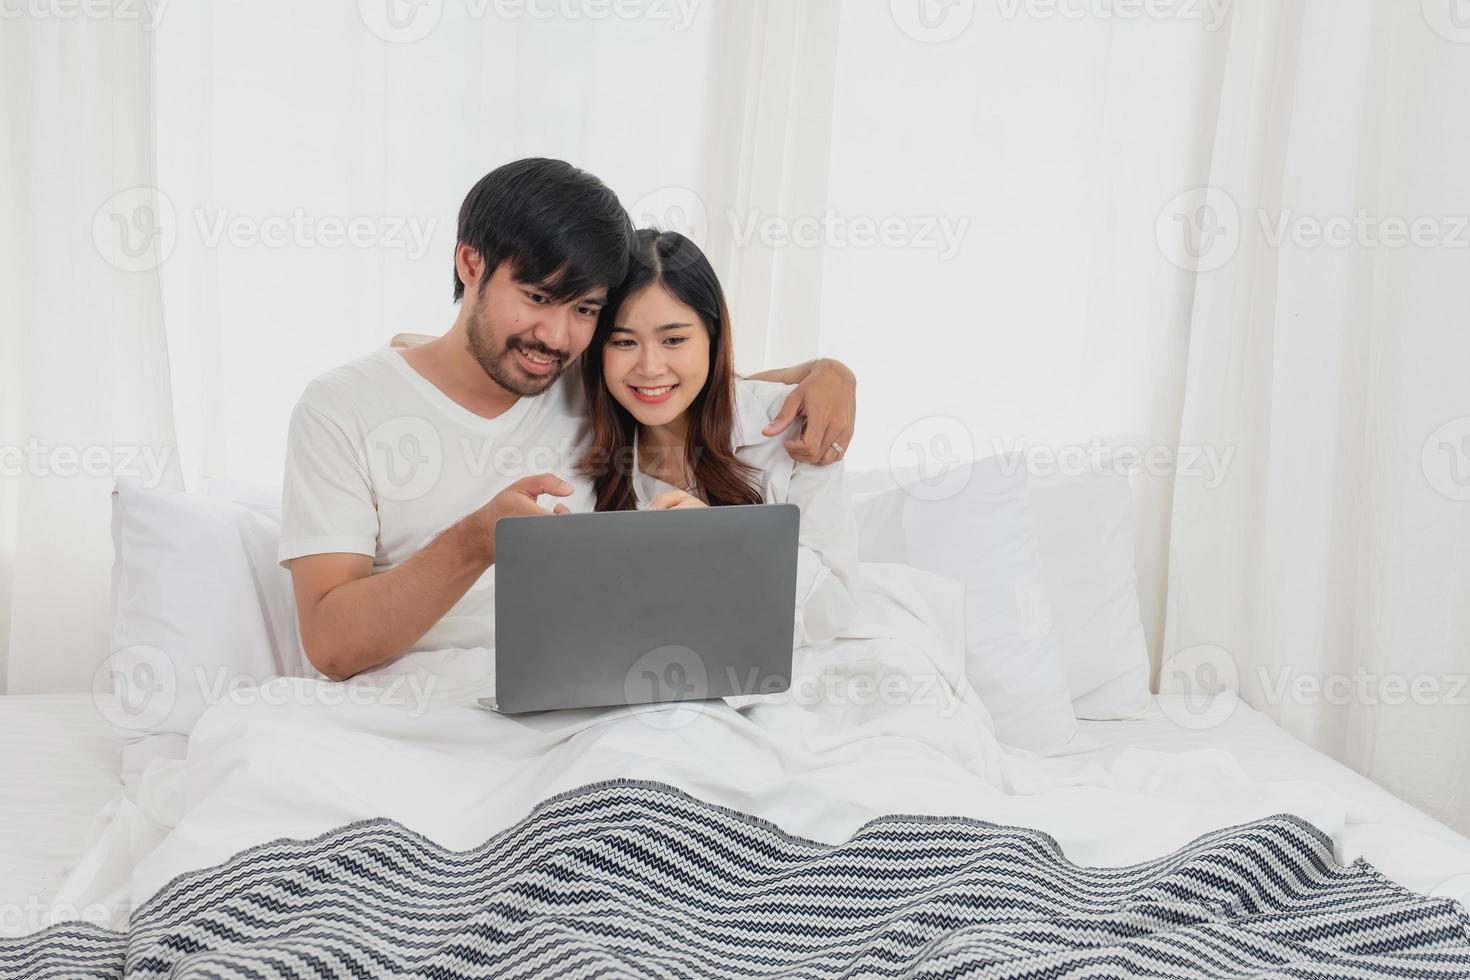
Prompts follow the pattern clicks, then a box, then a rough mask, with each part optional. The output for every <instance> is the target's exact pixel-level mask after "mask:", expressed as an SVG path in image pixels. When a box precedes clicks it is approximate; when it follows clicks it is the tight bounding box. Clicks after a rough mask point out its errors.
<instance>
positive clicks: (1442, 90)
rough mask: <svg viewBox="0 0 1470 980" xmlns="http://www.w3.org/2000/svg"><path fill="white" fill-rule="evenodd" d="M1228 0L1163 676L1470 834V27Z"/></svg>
mask: <svg viewBox="0 0 1470 980" xmlns="http://www.w3.org/2000/svg"><path fill="white" fill-rule="evenodd" d="M1453 9H1454V4H1453V3H1450V2H1445V3H1443V4H1439V3H1434V2H1427V3H1424V4H1422V5H1421V4H1419V3H1397V2H1395V3H1389V2H1377V3H1374V2H1368V0H1354V2H1343V0H1296V2H1288V3H1281V4H1277V3H1270V4H1266V3H1262V4H1251V5H1244V4H1241V5H1237V7H1236V9H1235V12H1234V17H1233V23H1232V26H1231V34H1230V46H1229V56H1228V61H1227V64H1226V70H1225V73H1224V77H1223V82H1222V87H1221V91H1220V97H1219V113H1218V118H1217V119H1216V120H1215V137H1214V152H1213V155H1212V161H1211V165H1210V170H1209V174H1208V178H1207V180H1206V181H1204V182H1203V187H1204V189H1203V190H1201V192H1200V193H1199V194H1197V195H1195V196H1193V197H1192V198H1190V199H1189V200H1188V201H1187V202H1186V203H1184V204H1183V205H1181V206H1180V207H1179V213H1178V217H1179V218H1180V219H1181V224H1180V228H1181V229H1186V230H1187V231H1188V233H1189V234H1190V236H1191V242H1192V244H1191V247H1190V251H1191V254H1193V255H1195V256H1196V257H1197V261H1198V264H1199V267H1200V273H1199V277H1198V285H1197V288H1196V292H1195V300H1194V310H1193V316H1192V318H1191V321H1190V327H1189V363H1188V374H1187V381H1186V385H1185V411H1184V416H1183V424H1182V427H1181V434H1180V440H1181V443H1183V444H1186V445H1213V446H1221V447H1227V446H1228V447H1233V448H1234V450H1235V455H1234V463H1233V466H1232V467H1231V469H1230V470H1229V472H1228V476H1227V478H1226V479H1225V480H1224V481H1223V482H1222V483H1221V484H1220V485H1219V486H1218V487H1214V488H1211V487H1206V486H1203V485H1201V484H1199V483H1198V482H1194V481H1186V480H1182V479H1181V480H1179V481H1177V485H1176V487H1175V497H1174V510H1173V521H1172V538H1171V549H1170V550H1171V555H1170V564H1169V580H1168V629H1167V635H1166V643H1165V648H1164V656H1165V663H1164V667H1163V673H1162V675H1161V685H1162V686H1163V687H1165V688H1172V689H1179V690H1183V691H1188V692H1192V693H1193V694H1194V696H1196V697H1197V698H1199V699H1200V701H1199V705H1200V714H1199V717H1200V719H1201V723H1202V724H1208V723H1210V722H1209V720H1208V719H1209V718H1211V717H1212V716H1211V714H1210V711H1209V710H1207V709H1210V707H1211V706H1210V702H1209V698H1208V695H1209V693H1210V691H1211V690H1213V689H1216V688H1220V687H1237V688H1238V689H1239V691H1240V692H1241V694H1242V696H1243V697H1244V699H1245V700H1246V701H1247V702H1248V703H1250V704H1252V705H1254V706H1256V707H1257V708H1260V709H1262V710H1264V711H1266V712H1267V713H1268V714H1270V715H1271V716H1272V717H1274V718H1275V719H1276V720H1277V721H1278V722H1279V723H1280V724H1281V725H1283V726H1284V727H1285V728H1286V729H1287V730H1289V731H1290V732H1292V733H1293V734H1295V735H1297V736H1299V737H1301V738H1302V739H1304V740H1306V741H1307V742H1309V743H1311V744H1313V745H1314V746H1316V747H1317V748H1319V749H1321V750H1323V751H1325V752H1327V753H1328V754H1330V755H1332V756H1334V757H1336V758H1338V759H1340V760H1342V761H1343V762H1346V763H1347V764H1349V765H1350V766H1352V767H1354V768H1356V769H1358V770H1360V771H1362V772H1364V773H1365V774H1367V775H1368V776H1370V777H1371V778H1373V779H1375V780H1377V781H1378V782H1379V783H1381V784H1383V785H1384V786H1386V787H1387V788H1389V789H1390V790H1392V791H1393V792H1395V793H1397V794H1399V795H1401V796H1403V797H1405V798H1407V799H1409V800H1410V801H1412V802H1414V803H1416V804H1418V805H1420V806H1421V807H1423V808H1425V809H1427V810H1428V811H1429V812H1430V813H1432V814H1435V815H1436V816H1438V817H1440V818H1441V819H1443V820H1445V821H1446V822H1449V823H1451V824H1453V825H1455V826H1456V827H1458V828H1459V829H1460V830H1461V831H1463V832H1470V778H1467V773H1466V770H1465V766H1466V760H1465V746H1466V745H1470V684H1467V680H1470V601H1467V596H1470V383H1467V370H1470V289H1467V288H1466V287H1467V284H1470V227H1467V224H1470V181H1467V180H1466V174H1470V127H1467V126H1466V125H1465V123H1466V120H1467V119H1470V45H1467V42H1470V21H1456V20H1455V19H1454V18H1453V16H1452V13H1453Z"/></svg>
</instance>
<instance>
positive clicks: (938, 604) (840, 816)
mask: <svg viewBox="0 0 1470 980" xmlns="http://www.w3.org/2000/svg"><path fill="white" fill-rule="evenodd" d="M863 571H864V579H865V586H864V593H863V597H862V608H863V615H862V618H861V621H860V622H859V623H857V624H856V625H855V626H854V627H853V628H852V629H850V630H849V631H848V635H846V636H844V637H843V638H839V639H837V640H834V641H832V642H829V643H826V644H824V645H822V646H821V647H817V648H814V649H807V650H801V651H798V655H797V660H796V674H797V677H796V679H795V680H794V681H793V688H792V692H791V693H790V694H788V695H786V696H778V697H775V698H767V699H744V700H743V701H742V702H734V701H732V702H730V703H721V702H713V703H707V704H699V705H692V706H690V705H686V706H651V707H642V708H617V709H589V710H580V711H564V712H548V713H544V714H538V715H529V716H521V717H506V716H501V715H497V714H494V713H492V712H489V711H486V710H483V709H481V708H479V707H477V706H475V705H474V703H473V700H472V699H470V698H469V697H468V696H467V692H465V691H455V690H452V689H451V688H452V684H446V683H440V684H438V685H437V686H436V688H435V692H436V696H435V698H434V699H433V700H432V701H430V702H428V703H425V702H422V701H420V700H419V699H417V698H416V697H411V696H406V695H407V694H409V693H413V692H419V691H422V690H423V689H424V688H425V687H426V686H427V685H426V683H425V681H426V680H436V681H441V680H443V678H438V677H436V678H426V677H423V676H415V673H416V672H419V671H422V670H426V669H429V668H430V667H432V666H433V664H434V661H433V658H417V659H416V658H404V659H403V660H400V661H399V662H398V664H397V665H395V668H394V669H393V670H390V671H385V672H382V673H381V674H378V675H375V684H377V685H380V688H379V690H380V691H381V693H382V695H383V696H382V697H379V698H376V699H373V698H364V697H353V698H351V699H345V698H342V697H340V696H333V695H334V694H337V695H340V690H338V689H333V688H332V687H331V686H330V684H329V682H325V681H312V680H306V679H299V678H281V679H278V680H275V681H273V682H271V683H270V684H269V685H267V687H266V688H264V689H261V690H260V691H258V692H255V693H254V695H252V696H250V697H242V698H236V699H232V700H226V701H222V702H220V703H217V704H215V705H213V706H212V707H210V708H209V709H208V710H207V711H206V712H205V713H204V715H203V717H202V718H201V719H200V721H199V723H198V725H197V727H196V728H195V729H194V731H193V734H192V735H191V736H190V739H189V748H188V758H187V760H185V761H173V762H167V763H162V764H159V763H155V764H154V765H153V766H151V767H150V768H149V770H148V771H147V772H146V773H145V774H144V779H143V782H142V784H141V786H140V789H139V792H138V793H137V794H136V795H135V798H136V802H133V801H129V800H122V801H119V802H118V803H117V804H116V805H115V806H114V812H113V813H112V814H111V821H110V823H109V824H108V825H107V827H106V829H105V831H104V832H103V833H102V834H100V835H99V838H98V840H97V841H96V842H95V844H94V846H93V847H92V849H91V850H90V852H89V853H88V854H87V855H86V857H85V858H84V859H83V861H82V863H81V865H80V866H79V867H78V868H77V869H76V870H75V871H74V872H73V874H72V875H71V877H70V879H69V880H68V882H67V884H66V885H65V886H64V888H63V889H62V892H61V894H59V895H58V896H57V902H58V903H62V902H66V903H69V904H71V905H72V906H73V907H83V906H87V905H91V906H93V907H95V906H96V904H97V903H106V904H108V905H109V906H110V907H115V908H119V909H126V908H129V907H137V906H138V905H140V904H141V903H142V902H144V901H146V900H147V899H148V897H149V896H151V895H152V894H154V893H155V892H156V891H157V890H158V889H159V888H160V887H162V886H163V885H165V884H166V883H167V882H168V881H169V880H170V879H172V878H173V877H175V876H176V875H179V874H182V873H184V872H187V871H190V870H193V869H198V868H204V867H208V866H210V865H213V864H217V863H219V862H221V861H224V860H225V859H227V858H229V857H230V856H231V855H233V854H235V853H237V852H238V851H240V850H242V849H244V848H247V847H250V846H252V845H255V844H260V843H263V842H265V841H269V840H274V839H277V838H281V837H295V838H306V837H314V836H316V835H318V834H321V833H324V832H326V831H328V830H330V829H332V828H334V827H338V826H340V825H342V824H345V823H349V822H351V821H354V820H361V819H365V818H370V817H390V818H392V819H394V820H397V821H399V822H400V823H402V824H404V825H405V826H407V827H409V828H411V829H413V830H415V831H418V832H419V833H422V834H424V835H426V836H428V837H429V838H431V839H433V840H435V841H437V842H438V843H440V844H442V845H444V846H447V847H450V848H454V849H466V848H470V847H474V846H476V845H478V844H480V843H482V842H483V841H484V840H485V839H486V838H487V837H489V836H491V835H493V834H494V833H496V832H497V831H499V830H501V829H503V828H505V827H507V826H509V825H511V824H513V823H515V822H516V821H517V820H519V819H521V818H522V817H524V816H525V815H526V814H527V813H528V812H529V811H530V809H531V808H532V807H533V806H534V805H535V804H536V803H537V802H538V801H540V800H542V799H544V798H546V797H548V796H551V795H553V794H556V793H559V792H562V791H565V790H570V789H574V788H576V787H579V786H583V785H586V784H588V783H595V782H599V781H602V780H607V779H614V778H636V779H647V780H657V781H660V782H664V783H669V784H671V785H673V786H675V787H678V788H679V789H682V790H684V791H686V792H689V793H691V794H693V795H695V796H698V797H700V798H702V799H705V800H709V801H711V802H714V803H718V804H721V805H724V806H728V807H732V808H734V809H737V810H740V811H742V812H745V813H750V814H753V815H755V816H758V817H762V818H764V819H767V820H770V821H773V822H775V823H776V824H778V825H780V826H781V827H783V828H784V829H786V830H787V831H788V832H791V833H795V834H799V835H802V836H805V837H808V838H812V839H815V840H820V841H826V842H837V841H841V840H844V839H846V838H847V837H848V836H850V835H851V834H852V833H853V831H854V830H856V829H857V827H859V826H860V825H861V824H862V823H863V822H865V821H867V820H869V819H872V818H873V817H876V816H879V815H881V814H886V813H910V814H964V815H967V816H971V817H975V818H979V819H983V820H987V821H992V822H996V823H1002V824H1017V825H1023V826H1030V827H1037V828H1040V829H1042V830H1045V831H1047V832H1048V833H1050V834H1052V835H1053V836H1054V837H1056V838H1057V840H1058V841H1059V843H1060V844H1061V846H1062V848H1063V850H1064V851H1065V853H1066V854H1067V856H1068V857H1069V858H1070V859H1071V860H1073V861H1074V862H1077V863H1080V864H1092V865H1121V864H1131V863H1134V862H1138V861H1143V860H1146V859H1148V858H1152V857H1156V856H1158V855H1160V854H1163V853H1166V852H1168V851H1171V850H1173V849H1174V848H1176V847H1178V846H1180V845H1181V844H1184V843H1186V842H1187V841H1189V840H1191V839H1192V838H1194V837H1196V836H1198V835H1200V834H1202V833H1205V832H1206V831H1209V830H1213V829H1215V828H1218V827H1221V826H1225V825H1230V824H1236V823H1242V822H1244V821H1247V820H1251V819H1255V818H1257V817H1262V816H1267V815H1270V814H1275V813H1281V812H1290V813H1294V814H1297V815H1299V816H1301V817H1304V818H1305V819H1307V820H1309V821H1311V822H1312V823H1314V824H1316V825H1317V826H1318V827H1319V828H1321V829H1322V830H1323V831H1325V832H1326V833H1328V834H1329V835H1331V836H1332V837H1333V839H1334V841H1335V842H1336V844H1337V852H1338V859H1339V860H1340V861H1343V862H1347V861H1351V860H1352V859H1353V858H1355V857H1358V856H1359V855H1363V856H1366V857H1367V858H1368V859H1369V860H1370V861H1373V862H1374V863H1375V864H1378V865H1379V867H1380V870H1383V871H1384V872H1385V873H1387V874H1389V875H1390V876H1391V877H1394V878H1396V879H1397V880H1399V881H1400V882H1401V883H1402V884H1405V885H1408V886H1409V887H1411V888H1414V889H1416V890H1421V891H1429V890H1432V889H1433V888H1435V887H1436V886H1437V885H1439V884H1440V883H1441V882H1443V881H1444V880H1445V879H1446V878H1449V877H1452V876H1453V875H1456V874H1460V873H1470V849H1467V850H1460V849H1457V848H1455V847H1454V846H1452V845H1450V844H1448V843H1445V842H1443V841H1436V840H1432V839H1430V838H1427V837H1421V836H1419V835H1412V836H1413V837H1414V838H1415V839H1413V840H1406V839H1405V832H1403V831H1399V830H1394V829H1392V828H1390V827H1387V826H1384V825H1381V824H1379V823H1377V822H1376V821H1375V815H1374V814H1371V813H1364V812H1360V811H1359V810H1358V809H1355V806H1354V805H1353V804H1350V803H1348V802H1347V801H1345V800H1344V799H1343V798H1341V797H1340V796H1337V795H1336V794H1333V793H1331V792H1330V791H1327V790H1325V789H1323V788H1321V787H1316V786H1312V785H1309V784H1305V783H1291V782H1276V783H1259V782H1253V781H1251V780H1250V779H1249V778H1248V777H1247V776H1246V775H1245V774H1244V773H1243V772H1242V771H1241V770H1240V769H1239V767H1238V766H1237V765H1236V764H1235V763H1234V762H1233V760H1232V759H1231V757H1230V756H1229V755H1228V754H1226V753H1224V752H1218V751H1216V752H1198V753H1188V754H1162V753H1157V752H1144V751H1126V752H1124V753H1122V754H1121V755H1120V756H1118V757H1117V758H1116V759H1115V760H1114V762H1113V763H1112V764H1111V765H1110V766H1109V767H1108V768H1107V769H1103V768H1102V767H1100V766H1098V765H1097V764H1095V763H1086V762H1079V761H1075V760H1070V759H1067V758H1054V759H1042V758H1038V757H1037V756H1035V755H1032V754H1030V753H1023V752H1018V751H1014V750H1010V749H1006V748H1004V747H1002V746H1001V745H999V744H998V743H997V742H996V740H995V737H994V735H993V733H992V732H991V728H990V723H989V719H988V716H987V714H986V712H985V709H984V707H983V706H982V705H980V704H979V702H978V700H977V699H976V698H975V697H974V696H973V694H972V693H970V692H968V690H967V688H966V686H965V684H964V682H963V674H962V670H961V665H962V663H963V636H962V633H961V630H962V625H961V624H962V622H963V619H962V609H961V603H962V599H963V596H962V594H961V591H960V588H961V587H960V586H959V585H958V583H952V582H949V581H948V580H946V579H940V578H937V577H934V576H929V575H925V574H924V573H922V572H917V571H915V570H913V569H910V568H907V567H905V566H900V565H873V564H868V565H864V566H863ZM390 686H391V688H392V695H391V696H390V695H389V689H390ZM357 690H358V692H359V693H360V692H361V689H360V688H358V689H357ZM122 924H123V923H121V922H114V923H113V925H114V926H115V927H120V926H121V925H122Z"/></svg>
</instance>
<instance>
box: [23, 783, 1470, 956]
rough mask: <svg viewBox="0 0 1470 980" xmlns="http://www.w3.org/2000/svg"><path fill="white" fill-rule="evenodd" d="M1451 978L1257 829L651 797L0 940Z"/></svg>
mask: <svg viewBox="0 0 1470 980" xmlns="http://www.w3.org/2000/svg"><path fill="white" fill-rule="evenodd" d="M539 976H577V977H812V978H816V977H896V976H903V977H912V976H919V977H996V978H1001V977H1006V978H1010V977H1037V978H1043V977H1045V978H1056V977H1130V976H1147V977H1188V978H1198V977H1267V976H1269V977H1363V978H1379V977H1470V916H1467V915H1466V913H1465V911H1464V909H1463V908H1461V907H1460V906H1459V905H1458V904H1457V903H1455V902H1452V901H1450V900H1447V899H1434V898H1427V897H1424V896H1422V895H1417V894H1414V893H1412V892H1409V891H1407V890H1405V889H1403V888H1401V887H1399V886H1398V885H1395V884H1394V883H1392V882H1391V881H1389V880H1388V879H1386V878H1384V877H1383V876H1382V875H1380V874H1379V873H1378V872H1377V871H1375V870H1374V869H1373V868H1372V867H1371V866H1369V865H1368V864H1366V863H1363V862H1361V861H1360V862H1358V863H1356V864H1354V865H1352V866H1351V867H1342V866H1340V865H1338V864H1337V863H1336V862H1335V861H1334V860H1333V854H1332V845H1331V842H1330V840H1328V839H1327V837H1326V836H1325V835H1323V834H1322V833H1321V831H1319V830H1317V829H1316V828H1315V827H1313V826H1312V825H1310V824H1308V823H1306V822H1304V821H1302V820H1299V819H1297V818H1295V817H1290V816H1278V817H1272V818H1268V819H1264V820H1258V821H1255V822H1252V823H1248V824H1243V825H1241V826H1238V827H1231V828H1228V829H1225V830H1220V831H1217V832H1215V833H1212V834H1208V835H1206V836H1203V837H1200V838H1199V839H1197V840H1195V841H1193V842H1192V843H1190V844H1188V845H1186V846H1185V847H1182V848H1180V849H1179V850H1178V851H1176V852H1175V853H1173V854H1170V855H1168V856H1166V857H1162V858H1159V859H1157V860H1154V861H1149V862H1147V863H1144V864H1139V865H1134V866H1132V867H1125V868H1082V867H1077V866H1075V865H1073V864H1071V863H1070V862H1068V861H1067V859H1066V857H1065V856H1063V854H1062V853H1061V851H1060V849H1059V848H1058V846H1057V844H1056V842H1055V841H1054V840H1053V839H1052V838H1051V837H1049V836H1048V835H1046V834H1044V833H1041V832H1039V831H1035V830H1027V829H1023V828H1017V827H1003V826H997V825H994V824H989V823H985V822H982V821H977V820H970V819H965V818H960V817H954V818H947V817H945V818H936V817H906V816H890V817H883V818H881V819H878V820H874V821H872V822H870V823H867V824H865V825H864V826H863V827H862V828H861V830H860V831H859V832H858V833H857V834H855V835H854V836H853V837H852V839H851V840H849V841H847V842H846V843H844V844H841V845H836V846H833V845H828V844H819V843H815V842H812V841H808V840H803V839H801V838H798V837H793V836H791V835H789V834H786V833H784V832H783V831H781V830H780V829H779V828H777V827H774V826H772V825H771V824H769V823H766V822H764V821H762V820H758V819H755V818H753V817H750V816H747V815H745V814H741V813H736V812H732V811H730V810H727V809H724V808H722V807H717V806H714V805H711V804H708V803H705V802H702V801H700V800H698V799H694V798H693V797H690V796H688V795H686V794H684V793H682V792H680V791H678V790H675V789H673V788H671V787H669V786H665V785H661V784H657V783H645V782H631V781H614V782H609V783H600V784H596V785H593V786H588V787H584V788H583V789H580V790H576V791H574V792H571V793H567V794H564V795H562V796H558V797H555V798H552V799H549V800H547V801H545V802H543V803H541V804H540V805H539V806H538V807H537V808H536V809H535V810H534V811H533V812H532V813H531V814H530V816H528V817H527V818H526V819H525V820H523V821H521V822H520V823H519V824H517V825H516V826H514V827H511V828H510V829H508V830H506V831H504V832H503V833H500V834H498V835H496V836H495V837H494V838H492V839H491V840H490V841H488V842H487V843H485V844H484V845H482V846H481V847H479V848H477V849H475V850H472V851H466V852H452V851H446V850H444V849H442V848H440V847H438V846H436V845H434V844H433V843H431V842H429V841H428V840H425V839H424V838H423V837H421V836H419V835H417V834H415V833H413V832H411V831H409V830H407V829H405V828H404V827H402V826H400V825H398V824H396V823H393V822H390V821H386V820H378V821H368V822H364V823H358V824H352V825H350V826H347V827H343V828H341V829H339V830H336V831H333V832H331V833H329V834H325V835H323V836H322V837H319V838H317V839H315V840H310V841H296V840H281V841H275V842H273V843H270V844H265V845H262V846H260V847H256V848H252V849H250V850H247V851H245V852H243V853H241V854H238V855H236V856H235V857H234V858H232V859H231V860H230V861H228V862H226V863H225V864H223V865H221V866H219V867H216V868H210V869H207V870H202V871H197V872H192V873H189V874H186V875H183V876H181V877H180V878H178V879H176V880H174V881H173V882H171V883H170V884H169V885H168V886H167V887H166V888H164V889H163V890H162V891H160V892H159V893H158V894H157V895H155V896H154V897H153V898H152V899H151V900H150V901H149V902H148V903H147V904H146V905H144V907H143V908H142V909H140V910H139V912H138V913H137V914H136V915H135V916H134V917H133V922H132V926H131V929H130V930H129V932H128V933H127V934H126V935H123V934H119V933H112V932H107V931H105V930H102V929H98V928H95V927H89V926H82V925H59V926H53V927H52V928H50V929H47V930H45V931H43V932H40V933H37V934H35V935H33V936H29V937H25V938H23V939H20V940H12V941H8V942H0V977H6V978H10V977H24V978H27V980H41V978H61V977H65V978H68V980H70V978H79V977H108V978H115V977H128V978H134V977H179V978H189V977H242V978H243V977H250V978H263V977H423V978H446V980H447V978H456V977H539Z"/></svg>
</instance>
